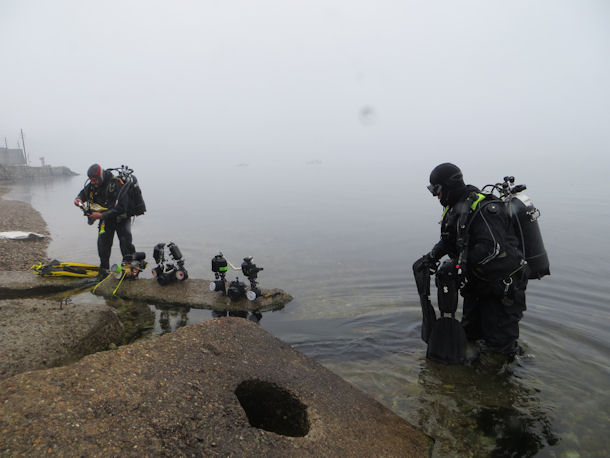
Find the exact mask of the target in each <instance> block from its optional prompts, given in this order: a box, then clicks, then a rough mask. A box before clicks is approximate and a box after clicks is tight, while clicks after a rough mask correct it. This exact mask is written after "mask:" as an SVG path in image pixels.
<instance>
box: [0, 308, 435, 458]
mask: <svg viewBox="0 0 610 458" xmlns="http://www.w3.org/2000/svg"><path fill="white" fill-rule="evenodd" d="M0 432H1V434H0V454H1V455H6V456H17V455H26V456H32V455H43V454H51V453H53V454H58V455H60V456H277V457H289V456H294V457H297V456H298V457H302V456H358V457H362V456H375V457H377V456H385V457H387V456H400V457H405V456H429V455H430V450H431V445H432V440H431V439H430V438H429V437H428V436H426V435H425V434H423V433H422V432H420V431H419V430H417V429H416V428H414V427H413V426H412V425H410V424H409V423H408V422H406V421H405V420H404V419H402V418H400V417H398V416H397V415H396V414H394V413H393V412H391V411H390V410H389V409H387V408H385V407H383V406H382V405H381V404H379V403H378V402H377V401H375V400H373V399H372V398H370V397H369V396H367V395H366V394H364V393H363V392H361V391H359V390H358V389H356V388H355V387H354V386H352V385H350V384H349V383H347V382H345V381H344V380H342V379H341V378H340V377H338V376H337V375H335V374H333V373H332V372H330V371H328V370H327V369H325V368H323V367H322V366H321V365H319V364H318V363H316V362H314V361H313V360H312V359H310V358H308V357H306V356H305V355H303V354H301V353H299V352H297V351H295V350H294V349H292V348H291V347H290V346H288V345H286V344H284V343H282V342H281V341H279V340H278V339H276V338H274V337H273V336H271V335H270V334H269V333H267V332H266V331H264V330H263V329H261V328H260V327H259V326H257V325H256V324H253V323H251V322H249V321H248V320H244V319H241V318H220V319H214V320H210V321H206V322H203V323H200V324H197V325H192V326H186V327H184V328H181V329H180V330H179V331H178V332H176V333H172V334H166V335H164V336H161V337H159V338H156V339H151V340H147V341H140V342H137V343H135V344H132V345H128V346H123V347H120V348H119V349H118V350H115V351H107V352H102V353H96V354H94V355H89V356H86V357H85V358H83V359H81V360H80V361H79V362H77V363H75V364H72V365H70V366H65V367H58V368H54V369H48V370H41V371H36V372H27V373H23V374H19V375H16V376H14V377H11V378H9V379H6V380H3V381H1V382H0Z"/></svg>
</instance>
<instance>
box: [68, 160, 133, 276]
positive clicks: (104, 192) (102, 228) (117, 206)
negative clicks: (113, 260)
mask: <svg viewBox="0 0 610 458" xmlns="http://www.w3.org/2000/svg"><path fill="white" fill-rule="evenodd" d="M123 185H124V184H123V182H122V181H121V180H120V179H119V178H118V177H115V176H114V175H113V174H112V172H110V171H109V170H105V171H104V179H103V182H102V184H101V185H100V186H97V187H96V186H93V184H91V182H88V183H87V184H86V185H85V187H84V188H83V189H82V190H81V191H80V193H79V194H78V196H77V197H78V198H79V199H80V200H82V201H83V202H85V201H89V202H91V203H96V204H98V205H101V206H102V207H104V208H107V210H105V211H103V212H101V213H102V219H101V220H100V222H99V224H98V237H97V252H98V255H99V257H100V267H101V268H104V269H109V268H110V253H111V251H112V242H113V240H114V234H115V233H116V234H117V236H118V238H119V245H120V247H121V254H122V255H123V257H125V256H126V255H128V254H133V253H135V251H136V248H135V246H134V245H133V242H132V235H131V219H130V218H129V217H128V216H127V213H126V204H127V196H126V195H125V194H124V195H122V196H121V197H120V198H118V197H119V192H120V190H121V188H122V187H123ZM117 198H118V199H117Z"/></svg>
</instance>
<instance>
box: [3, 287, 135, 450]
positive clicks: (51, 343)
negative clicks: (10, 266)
mask: <svg viewBox="0 0 610 458" xmlns="http://www.w3.org/2000/svg"><path fill="white" fill-rule="evenodd" d="M122 331H123V327H122V325H121V323H120V321H119V319H118V317H117V315H116V313H115V312H114V310H113V309H112V307H109V306H107V305H100V304H72V303H67V304H62V303H60V302H59V300H51V299H12V300H3V301H0V379H3V378H7V377H10V376H12V375H15V374H18V373H20V372H24V371H29V370H34V369H41V368H48V367H55V366H60V365H63V364H68V363H71V362H73V361H76V360H78V359H80V358H81V357H82V356H83V355H87V354H90V353H95V352H97V351H100V350H106V349H107V348H108V346H109V345H110V344H112V343H119V342H120V340H121V336H122ZM0 430H1V428H0ZM0 454H2V452H1V451H0Z"/></svg>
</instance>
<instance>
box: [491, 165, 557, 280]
mask: <svg viewBox="0 0 610 458" xmlns="http://www.w3.org/2000/svg"><path fill="white" fill-rule="evenodd" d="M514 183H515V177H511V176H507V177H504V183H498V184H496V185H493V188H494V189H496V190H497V191H499V192H500V197H501V198H502V200H503V201H504V202H505V204H506V205H505V206H506V210H507V212H508V215H509V216H510V217H511V221H512V222H513V225H514V227H515V233H516V235H517V237H518V239H519V249H520V250H521V251H522V252H523V257H524V258H525V260H526V261H527V265H528V268H529V274H528V278H529V279H540V278H542V277H544V276H545V275H550V274H551V271H550V265H549V258H548V256H547V253H546V250H545V248H544V242H543V241H542V233H541V232H540V227H539V225H538V218H539V217H540V210H538V209H537V208H536V207H535V206H534V204H533V202H532V201H531V199H530V198H529V197H528V196H527V195H526V194H525V193H524V192H523V191H525V189H526V186H525V185H524V184H520V185H516V186H515V184H514ZM488 186H490V185H488ZM486 187H487V186H486Z"/></svg>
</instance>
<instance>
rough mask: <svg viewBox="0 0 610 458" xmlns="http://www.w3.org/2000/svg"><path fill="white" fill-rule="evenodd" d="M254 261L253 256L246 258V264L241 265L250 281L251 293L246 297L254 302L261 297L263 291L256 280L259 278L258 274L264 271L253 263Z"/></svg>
mask: <svg viewBox="0 0 610 458" xmlns="http://www.w3.org/2000/svg"><path fill="white" fill-rule="evenodd" d="M252 259H253V256H248V257H245V258H244V262H242V263H241V271H242V272H243V274H244V275H245V276H246V277H247V278H248V280H249V281H250V291H248V292H247V293H246V297H247V298H248V300H249V301H253V300H254V299H256V298H257V297H260V296H261V290H260V289H259V288H258V284H257V281H256V278H257V277H258V273H259V272H260V271H261V270H263V268H262V267H257V266H256V264H254V263H253V262H252Z"/></svg>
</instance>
